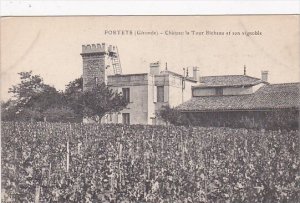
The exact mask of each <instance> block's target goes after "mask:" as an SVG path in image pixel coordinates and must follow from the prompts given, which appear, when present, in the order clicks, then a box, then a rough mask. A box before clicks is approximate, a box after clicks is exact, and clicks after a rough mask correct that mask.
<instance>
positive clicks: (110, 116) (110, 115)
mask: <svg viewBox="0 0 300 203" xmlns="http://www.w3.org/2000/svg"><path fill="white" fill-rule="evenodd" d="M109 121H110V122H112V113H110V114H109Z"/></svg>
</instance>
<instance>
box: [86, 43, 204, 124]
mask: <svg viewBox="0 0 300 203" xmlns="http://www.w3.org/2000/svg"><path fill="white" fill-rule="evenodd" d="M81 56H82V58H83V89H84V91H86V90H88V89H90V88H92V87H93V86H94V85H97V84H98V83H102V82H105V83H106V85H107V86H108V87H110V88H111V89H113V90H114V91H116V92H119V93H122V94H123V96H124V97H125V98H126V99H127V100H128V102H129V104H128V105H127V107H126V108H125V109H123V110H122V111H120V112H118V113H111V114H107V115H106V116H104V117H103V118H102V120H101V122H102V123H123V124H154V125H155V124H163V123H164V121H163V120H162V119H160V118H159V116H158V112H159V111H160V109H161V108H162V107H163V106H167V105H169V106H170V107H176V106H178V105H179V104H181V103H183V102H185V101H188V100H189V99H191V98H192V92H191V89H192V86H193V85H196V84H198V81H197V77H198V76H197V68H196V67H194V68H193V77H189V76H188V75H186V74H184V75H181V74H177V73H175V72H172V71H170V70H167V67H165V68H164V70H161V69H162V67H161V64H160V62H155V63H151V64H150V67H149V71H148V73H137V74H122V73H121V65H120V59H119V56H118V52H117V47H115V46H111V45H109V46H107V45H106V44H101V45H100V44H98V45H83V46H82V53H81ZM116 58H118V59H117V60H118V61H117V62H116ZM117 68H118V69H117ZM116 69H117V70H116Z"/></svg>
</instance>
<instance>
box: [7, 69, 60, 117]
mask: <svg viewBox="0 0 300 203" xmlns="http://www.w3.org/2000/svg"><path fill="white" fill-rule="evenodd" d="M18 74H19V76H20V80H21V82H20V83H18V84H17V85H14V86H12V87H11V88H10V89H9V93H12V94H13V99H12V100H9V101H8V102H6V103H5V104H4V105H3V108H2V110H3V111H2V113H3V114H4V115H2V119H3V120H22V121H28V120H43V119H44V116H45V115H44V112H45V111H46V110H47V109H49V108H54V107H58V106H63V105H64V103H65V102H64V100H63V94H62V93H60V92H58V91H57V90H56V89H55V88H54V87H51V86H50V85H47V84H45V83H44V82H43V79H42V78H41V77H40V76H39V75H33V74H32V71H29V72H21V73H18Z"/></svg>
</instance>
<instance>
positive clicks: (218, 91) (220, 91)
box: [216, 87, 223, 95]
mask: <svg viewBox="0 0 300 203" xmlns="http://www.w3.org/2000/svg"><path fill="white" fill-rule="evenodd" d="M216 95H223V88H220V87H219V88H216Z"/></svg>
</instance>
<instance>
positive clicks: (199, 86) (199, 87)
mask: <svg viewBox="0 0 300 203" xmlns="http://www.w3.org/2000/svg"><path fill="white" fill-rule="evenodd" d="M261 83H265V84H269V83H267V82H263V81H261V82H259V83H256V84H246V85H203V86H201V85H198V86H192V89H207V88H214V87H251V86H254V85H258V84H261Z"/></svg>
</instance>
